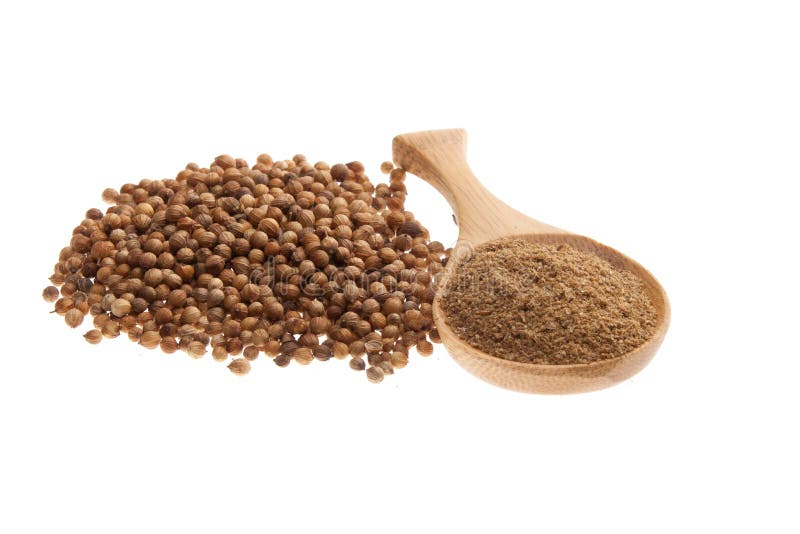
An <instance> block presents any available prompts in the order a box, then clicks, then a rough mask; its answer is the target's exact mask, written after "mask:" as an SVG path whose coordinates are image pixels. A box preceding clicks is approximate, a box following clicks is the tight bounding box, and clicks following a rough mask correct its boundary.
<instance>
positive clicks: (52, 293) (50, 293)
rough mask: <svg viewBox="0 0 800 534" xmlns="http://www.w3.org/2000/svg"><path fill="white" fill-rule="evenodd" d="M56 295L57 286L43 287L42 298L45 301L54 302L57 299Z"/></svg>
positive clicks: (57, 293)
mask: <svg viewBox="0 0 800 534" xmlns="http://www.w3.org/2000/svg"><path fill="white" fill-rule="evenodd" d="M58 295H59V292H58V288H57V287H55V286H47V287H46V288H44V291H42V298H43V299H44V300H45V302H55V301H56V300H58Z"/></svg>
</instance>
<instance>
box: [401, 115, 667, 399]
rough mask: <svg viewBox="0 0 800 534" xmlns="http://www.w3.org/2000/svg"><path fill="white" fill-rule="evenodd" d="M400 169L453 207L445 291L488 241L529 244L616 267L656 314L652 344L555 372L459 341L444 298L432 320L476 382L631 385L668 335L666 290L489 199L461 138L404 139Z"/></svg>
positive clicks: (576, 238) (562, 388)
mask: <svg viewBox="0 0 800 534" xmlns="http://www.w3.org/2000/svg"><path fill="white" fill-rule="evenodd" d="M393 158H394V161H395V163H396V164H397V165H398V166H400V167H402V168H403V169H405V170H406V171H408V172H410V173H412V174H415V175H417V176H419V177H420V178H422V179H423V180H425V181H427V182H429V183H430V184H431V185H433V186H434V187H435V188H436V189H437V190H438V191H439V192H440V193H441V194H442V195H443V196H444V197H445V198H446V199H447V201H448V202H449V203H450V206H451V207H452V208H453V211H454V214H455V218H456V222H457V223H458V226H459V237H458V242H457V243H456V246H455V247H454V250H453V253H452V255H451V260H450V261H449V262H448V264H447V267H446V268H445V271H444V274H443V276H442V278H441V280H440V281H439V286H440V289H441V288H442V287H444V286H445V285H446V284H447V282H448V280H449V278H450V276H452V274H453V273H454V272H455V270H456V269H458V267H459V265H460V264H461V263H462V262H463V261H465V260H466V259H467V258H468V257H469V256H470V254H471V251H472V250H473V248H474V247H477V246H479V245H481V244H482V243H486V242H489V241H497V240H505V239H524V240H526V241H529V242H532V243H539V244H551V245H557V244H565V245H569V246H571V247H573V248H575V249H577V250H581V251H584V252H590V253H592V254H595V255H597V256H598V257H600V258H602V259H604V260H606V261H607V262H609V263H610V264H611V265H613V266H614V267H616V268H618V269H621V270H626V271H629V272H631V273H632V274H634V275H636V276H637V277H638V278H639V279H640V280H641V281H642V283H643V284H644V287H645V291H646V292H647V294H648V296H649V297H650V300H651V302H652V303H653V306H654V307H655V309H656V314H657V323H656V327H655V329H654V331H653V334H652V336H651V337H650V338H649V339H648V340H647V341H646V342H645V343H643V344H642V345H640V346H639V347H637V348H636V349H634V350H633V351H631V352H628V353H626V354H623V355H621V356H617V357H615V358H609V359H605V360H599V361H596V362H592V363H586V364H569V365H550V364H533V363H522V362H516V361H510V360H505V359H503V358H499V357H496V356H492V355H490V354H487V353H485V352H483V351H481V350H479V349H477V348H475V347H473V346H471V345H470V344H469V343H467V342H466V341H464V340H463V339H461V338H460V337H458V335H457V334H456V333H455V332H454V331H453V329H452V328H450V326H449V325H448V324H447V321H446V316H445V313H444V311H443V310H442V306H441V295H442V291H438V292H437V295H436V297H435V299H434V301H433V319H434V324H435V325H436V328H437V330H438V331H439V334H440V336H441V338H442V343H443V344H444V346H445V348H446V349H447V351H448V352H449V353H450V355H451V356H452V358H453V359H454V360H455V361H456V362H457V363H458V364H459V365H460V366H461V367H463V368H464V369H466V370H467V371H469V372H470V373H472V374H473V375H475V376H477V377H478V378H481V379H482V380H485V381H486V382H489V383H491V384H494V385H496V386H500V387H503V388H507V389H512V390H515V391H521V392H526V393H580V392H586V391H593V390H597V389H603V388H606V387H609V386H611V385H614V384H616V383H618V382H621V381H623V380H626V379H627V378H630V377H631V376H633V375H634V374H636V373H638V372H639V371H640V370H642V369H643V368H644V367H645V366H646V365H647V364H648V363H649V362H650V360H651V359H652V358H653V356H654V355H655V353H656V351H657V350H658V348H659V346H660V345H661V342H662V341H663V339H664V336H665V334H666V332H667V328H668V327H669V320H670V309H669V301H668V299H667V295H666V293H665V292H664V289H663V288H662V287H661V285H660V284H659V283H658V281H657V280H656V279H655V278H654V277H653V275H652V274H650V273H649V272H648V271H647V270H646V269H645V268H644V267H642V266H641V265H639V264H638V263H637V262H636V261H634V260H632V259H631V258H628V257H627V256H625V255H624V254H622V253H620V252H618V251H616V250H614V249H613V248H611V247H608V246H606V245H603V244H601V243H598V242H597V241H595V240H593V239H590V238H588V237H584V236H581V235H577V234H572V233H570V232H567V231H565V230H561V229H560V228H556V227H554V226H550V225H548V224H545V223H542V222H540V221H537V220H535V219H532V218H530V217H528V216H527V215H524V214H522V213H520V212H519V211H517V210H515V209H514V208H512V207H510V206H508V205H507V204H505V203H504V202H502V201H501V200H500V199H498V198H497V197H495V196H494V195H492V194H491V193H490V192H489V191H488V190H487V189H486V188H485V187H484V186H483V185H482V184H481V183H480V182H479V181H478V179H477V178H476V177H475V175H474V174H472V171H471V170H470V169H469V166H468V165H467V162H466V132H465V131H464V130H434V131H426V132H416V133H410V134H403V135H399V136H397V137H395V138H394V140H393Z"/></svg>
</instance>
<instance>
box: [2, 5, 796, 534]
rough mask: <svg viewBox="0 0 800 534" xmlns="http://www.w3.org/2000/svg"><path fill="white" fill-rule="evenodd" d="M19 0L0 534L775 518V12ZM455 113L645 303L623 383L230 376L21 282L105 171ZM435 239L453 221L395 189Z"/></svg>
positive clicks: (11, 39)
mask: <svg viewBox="0 0 800 534" xmlns="http://www.w3.org/2000/svg"><path fill="white" fill-rule="evenodd" d="M522 4H523V2H514V3H511V2H501V1H494V2H488V3H482V4H476V3H472V2H460V3H452V4H449V5H448V4H444V3H437V2H433V1H427V2H413V1H403V2H392V3H384V2H370V3H366V2H365V3H363V4H353V3H349V2H327V3H325V4H322V5H312V4H307V3H302V2H259V3H255V2H254V3H253V4H251V5H242V4H239V3H237V2H224V3H219V5H210V4H208V5H207V4H205V3H202V2H191V3H187V4H186V5H172V4H170V3H167V2H154V3H151V2H135V3H125V4H119V5H115V4H113V3H109V2H98V3H96V4H89V3H85V2H53V3H49V4H48V3H45V2H24V3H23V2H17V3H15V4H13V5H12V4H10V3H7V4H4V6H3V7H2V8H0V20H2V23H1V24H2V31H0V44H1V45H2V48H1V50H2V52H1V53H0V54H2V55H0V66H1V67H2V71H1V72H2V74H1V76H2V82H1V85H0V92H1V93H2V98H0V111H1V112H2V119H0V123H1V124H0V146H1V147H2V148H0V153H2V161H1V162H0V172H1V173H2V182H0V183H2V187H3V188H4V191H3V194H2V204H3V208H2V228H3V230H2V235H3V253H2V258H1V260H0V263H1V264H2V290H3V292H4V294H5V296H4V298H3V299H2V307H1V308H0V309H2V321H1V322H0V324H1V325H2V326H0V328H2V347H3V349H2V358H0V362H1V363H0V432H2V437H1V438H0V531H2V532H7V533H15V534H16V533H27V532H37V533H38V532H81V533H94V532H98V533H99V532H103V533H107V532H115V533H116V532H136V533H141V532H193V533H201V532H237V533H238V532H243V533H250V532H313V531H319V532H325V531H333V532H339V531H341V532H366V531H389V532H414V531H421V532H424V531H446V532H456V531H468V532H469V531H472V532H477V531H481V532H486V531H492V532H513V531H526V532H589V531H591V532H647V531H669V532H675V531H682V532H685V531H717V532H719V531H729V530H732V529H735V530H741V531H750V532H752V531H756V530H757V531H762V532H797V531H798V528H800V520H799V519H798V515H797V513H798V512H797V502H798V496H799V494H800V491H798V476H800V466H799V463H798V448H799V447H800V440H798V437H797V426H798V416H797V409H798V405H799V404H800V403H799V402H798V401H800V394H799V393H798V372H800V364H798V356H799V355H800V354H798V348H797V339H796V338H797V331H798V324H800V321H799V319H800V314H799V313H798V302H800V293H799V292H798V282H797V275H798V268H797V262H796V259H795V257H796V247H797V237H796V235H795V234H796V232H797V230H798V224H797V215H796V214H797V200H798V197H797V193H796V183H797V180H798V178H799V177H800V173H799V172H798V171H800V157H799V156H800V153H799V152H798V146H800V145H799V143H800V104H799V102H800V75H799V74H798V71H799V69H798V67H799V66H800V63H799V62H798V60H799V59H800V37H799V36H800V32H798V27H800V17H798V13H797V11H796V7H797V6H796V5H795V3H793V2H769V1H762V2H738V1H726V2H708V1H687V2H683V1H671V2H635V1H631V2H618V1H611V2H572V1H560V2H547V3H544V2H537V3H525V4H529V5H528V6H527V7H525V8H524V9H523V8H522V7H520V6H521V5H522ZM447 127H464V128H467V129H468V131H469V134H470V147H469V157H470V162H471V164H472V167H473V169H474V171H475V173H476V174H477V175H478V176H479V177H481V178H482V179H483V181H484V182H485V183H486V184H487V185H488V186H489V187H490V189H492V190H493V191H494V192H495V193H497V195H498V196H500V197H501V198H503V199H504V200H506V201H507V202H509V203H510V204H512V205H513V206H514V207H516V208H518V209H520V210H522V211H524V212H527V213H529V214H530V215H532V216H534V217H537V218H539V219H541V220H543V221H546V222H549V223H551V224H554V225H557V226H560V227H563V228H567V229H570V230H572V231H575V232H578V233H582V234H586V235H589V236H592V237H595V238H596V239H598V240H600V241H602V242H605V243H607V244H609V245H611V246H613V247H615V248H618V249H619V250H622V251H623V252H625V253H627V254H629V255H630V256H632V257H634V258H636V259H638V260H639V261H640V262H641V263H642V264H644V265H645V266H647V267H648V268H649V269H650V270H651V271H652V272H653V273H654V274H655V275H656V276H657V277H658V278H659V279H660V280H661V282H662V283H663V285H664V287H665V288H666V289H667V291H668V293H669V295H670V298H671V301H672V306H673V322H672V327H671V329H670V331H669V333H668V335H667V338H666V340H665V342H664V344H663V346H662V349H661V351H660V352H659V354H658V355H657V356H656V358H655V360H654V361H653V362H652V364H651V365H650V366H649V367H647V368H646V369H645V370H644V371H643V372H642V373H640V374H639V375H638V376H636V377H634V378H633V379H632V380H629V381H628V382H626V383H623V384H621V385H619V386H616V387H614V388H611V389H608V390H605V391H601V392H596V393H591V394H584V395H574V396H560V397H558V396H556V397H549V396H539V395H523V394H518V393H512V392H509V391H504V390H501V389H497V388H495V387H492V386H489V385H487V384H485V383H483V382H481V381H479V380H477V379H475V378H473V377H472V376H470V375H468V374H466V373H465V372H463V371H462V370H461V369H460V368H459V367H457V366H456V364H455V363H453V362H452V361H451V360H450V358H449V357H448V355H447V353H446V352H445V351H444V349H443V348H442V347H441V346H437V348H436V351H435V354H434V356H432V357H430V358H428V359H423V358H420V357H418V356H415V357H413V358H412V362H411V364H410V365H409V366H408V367H407V368H406V369H404V370H402V371H400V372H398V373H397V374H396V375H395V376H392V377H389V378H387V379H386V380H385V381H384V383H383V384H381V385H379V386H375V385H372V384H369V383H367V381H366V380H365V379H364V376H363V375H360V374H357V373H354V372H352V371H350V370H349V369H348V368H347V365H346V363H343V362H339V361H335V360H332V361H329V362H327V363H320V362H315V363H314V364H313V365H311V366H310V367H308V368H297V367H295V366H290V368H287V369H279V368H277V367H276V366H274V365H273V364H272V363H271V362H270V361H268V360H266V359H265V360H264V361H257V362H255V364H256V365H254V369H253V372H252V373H251V374H250V375H248V376H247V377H244V378H239V377H235V376H233V375H232V374H231V373H229V372H228V371H227V370H226V369H224V367H223V366H221V365H220V364H218V363H216V362H214V361H212V360H211V359H210V358H209V357H206V358H205V359H204V360H200V361H195V360H191V359H190V358H188V357H186V356H185V355H183V354H182V353H176V354H173V355H169V356H168V355H164V354H162V353H160V352H157V351H153V352H150V351H146V350H143V349H141V348H139V347H137V346H136V345H134V344H132V343H129V342H128V341H127V340H126V339H122V338H120V339H118V340H116V341H113V342H103V343H102V344H101V345H99V346H96V347H95V346H89V345H88V344H86V343H85V342H84V341H83V339H82V338H81V334H82V333H83V331H84V330H85V329H84V328H81V329H80V330H79V331H72V330H69V329H68V328H66V326H65V325H64V324H63V322H62V320H61V318H60V317H58V316H56V315H54V314H53V315H50V314H48V311H49V309H50V305H47V304H45V303H44V302H43V301H42V300H41V298H40V296H39V295H40V292H41V289H42V288H43V287H44V286H45V285H46V284H47V277H48V276H49V274H50V272H51V266H52V264H53V263H54V262H55V261H56V260H57V255H58V251H59V250H60V248H61V247H62V246H63V245H65V244H66V243H67V242H68V239H69V236H70V233H71V229H72V227H74V226H75V225H76V224H78V223H79V222H80V220H81V219H82V216H83V213H84V211H85V210H86V209H87V208H89V207H101V206H102V204H101V202H100V199H99V196H100V192H101V191H102V189H103V188H104V187H107V186H109V185H113V186H119V185H121V184H122V183H124V182H126V181H137V180H139V179H140V178H145V177H147V178H160V177H172V176H174V174H175V173H176V172H177V171H178V170H179V169H181V168H182V167H183V165H185V164H186V163H187V162H189V161H197V162H199V163H202V164H207V163H208V162H210V161H211V159H212V158H213V157H214V156H215V155H217V154H219V153H230V154H233V155H235V156H239V157H244V158H247V159H248V160H249V161H251V162H252V161H253V160H255V156H256V155H257V154H259V153H261V152H269V153H270V154H272V155H273V156H275V157H281V158H288V157H291V156H292V155H294V154H295V153H297V152H302V153H304V154H306V155H307V156H308V157H309V158H310V159H312V160H325V161H328V162H330V163H334V162H337V161H345V162H346V161H350V160H353V159H360V160H362V161H363V162H364V163H365V164H366V165H367V167H368V169H370V170H371V171H372V172H371V176H372V177H373V178H374V179H375V180H374V181H376V182H377V181H378V179H380V177H381V175H380V173H379V172H378V170H377V167H378V165H379V164H380V162H381V161H383V160H385V159H388V158H390V156H391V152H390V147H391V139H392V137H393V136H394V135H396V134H398V133H403V132H408V131H415V130H423V129H430V128H447ZM408 185H409V189H410V195H409V200H408V206H409V208H410V209H411V210H412V211H414V212H415V213H416V214H417V215H418V216H419V217H420V218H421V219H422V220H423V221H424V222H425V223H426V224H427V225H428V226H429V227H430V228H431V230H432V233H433V235H434V236H436V237H438V238H439V239H440V240H442V241H443V242H445V243H446V244H451V243H452V242H453V241H454V239H455V236H456V228H455V227H454V226H453V225H452V222H451V219H450V211H449V209H448V207H447V205H446V204H445V202H444V201H443V200H442V199H441V198H440V197H439V196H438V195H436V194H435V192H434V191H433V189H432V188H430V187H428V186H427V185H425V184H423V183H420V181H419V180H418V179H416V178H414V177H410V178H409V180H408Z"/></svg>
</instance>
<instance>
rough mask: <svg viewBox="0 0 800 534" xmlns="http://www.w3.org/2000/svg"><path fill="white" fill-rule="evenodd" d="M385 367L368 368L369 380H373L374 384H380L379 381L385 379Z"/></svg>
mask: <svg viewBox="0 0 800 534" xmlns="http://www.w3.org/2000/svg"><path fill="white" fill-rule="evenodd" d="M383 375H384V372H383V369H381V368H380V367H370V368H369V369H367V380H369V381H370V382H372V383H373V384H378V383H379V382H382V381H383Z"/></svg>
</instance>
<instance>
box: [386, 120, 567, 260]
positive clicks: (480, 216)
mask: <svg viewBox="0 0 800 534" xmlns="http://www.w3.org/2000/svg"><path fill="white" fill-rule="evenodd" d="M466 152H467V132H466V131H465V130H457V129H456V130H431V131H425V132H414V133H407V134H402V135H398V136H397V137H395V138H394V140H393V141H392V155H393V157H394V162H395V164H397V165H398V166H400V167H402V168H403V169H405V170H406V171H408V172H410V173H412V174H415V175H417V176H419V177H420V178H422V179H423V180H425V181H426V182H428V183H429V184H431V185H432V186H433V187H435V188H436V189H437V190H438V191H439V192H440V193H441V194H442V195H443V196H444V197H445V199H447V202H448V203H450V206H451V207H452V208H453V212H454V213H455V216H456V221H457V223H458V228H459V239H463V240H468V241H470V242H472V243H474V244H479V243H483V242H485V241H491V240H493V239H497V238H500V237H505V236H510V235H518V234H531V233H563V230H559V229H558V228H554V227H552V226H549V225H547V224H544V223H541V222H539V221H536V220H534V219H531V218H530V217H528V216H527V215H524V214H522V213H520V212H518V211H517V210H515V209H514V208H512V207H511V206H509V205H508V204H506V203H505V202H503V201H502V200H500V199H499V198H497V197H496V196H494V195H493V194H492V193H491V192H489V190H488V189H486V188H485V187H484V186H483V184H481V183H480V181H478V179H477V178H476V177H475V175H474V174H473V173H472V170H470V168H469V165H468V164H467V156H466Z"/></svg>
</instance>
